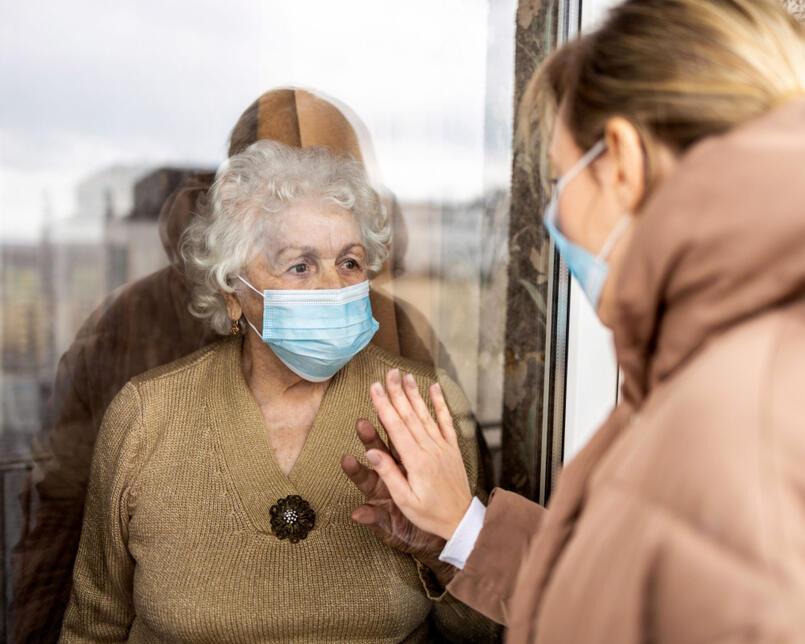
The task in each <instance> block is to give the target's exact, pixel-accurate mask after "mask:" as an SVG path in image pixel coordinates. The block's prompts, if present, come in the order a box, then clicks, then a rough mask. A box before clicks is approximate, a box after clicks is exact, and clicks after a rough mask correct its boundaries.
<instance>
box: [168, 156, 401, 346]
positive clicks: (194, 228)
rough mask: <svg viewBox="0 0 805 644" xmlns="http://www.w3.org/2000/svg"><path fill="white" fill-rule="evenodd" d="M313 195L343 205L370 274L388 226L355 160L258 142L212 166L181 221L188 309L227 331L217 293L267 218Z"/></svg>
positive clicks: (250, 255)
mask: <svg viewBox="0 0 805 644" xmlns="http://www.w3.org/2000/svg"><path fill="white" fill-rule="evenodd" d="M306 198H319V199H322V200H324V201H328V202H331V203H334V204H336V205H338V206H341V207H342V208H344V209H346V210H349V211H350V212H351V213H352V214H353V215H354V216H355V219H356V221H357V222H358V224H359V226H360V229H361V235H362V238H363V244H364V246H365V248H366V258H367V262H366V268H367V270H368V271H369V273H370V275H371V274H374V273H376V272H377V271H379V270H380V268H381V267H382V265H383V262H384V261H385V260H386V257H387V256H388V249H389V243H390V241H391V227H390V225H389V219H388V215H387V214H386V209H385V208H384V207H383V204H382V202H381V200H380V198H379V196H378V194H377V192H375V190H374V189H372V187H371V185H370V184H369V181H368V179H367V176H366V173H365V171H364V169H363V167H362V166H361V164H360V163H358V162H357V161H355V160H354V159H352V158H351V157H347V156H343V157H339V156H335V155H333V154H331V153H330V152H328V151H327V150H325V149H323V148H292V147H289V146H287V145H283V144H282V143H277V142H275V141H258V142H256V143H254V144H252V145H251V146H249V147H248V148H246V150H244V151H243V152H241V153H239V154H236V155H235V156H233V157H231V158H230V159H229V160H228V161H226V162H225V163H224V164H223V165H222V166H221V167H220V168H219V170H218V173H217V174H216V176H215V182H214V183H213V186H212V188H211V190H210V193H209V199H208V201H207V204H206V206H205V207H204V208H203V209H202V212H200V213H198V214H197V215H196V217H195V219H194V220H193V223H192V224H190V226H188V228H187V230H186V231H185V233H184V235H183V236H182V241H181V254H182V258H183V259H184V263H185V269H186V271H187V275H188V277H189V279H190V281H191V284H192V288H193V294H192V302H191V304H190V312H191V313H192V314H193V315H195V316H197V317H200V318H207V319H209V322H210V325H211V326H212V328H213V329H214V330H215V331H217V332H218V333H221V334H224V335H225V334H227V333H229V331H230V324H231V323H230V320H229V316H228V314H227V310H226V303H225V300H224V297H223V293H224V292H227V293H232V292H234V290H235V289H234V288H233V286H232V284H233V280H234V278H235V277H236V276H237V275H238V274H240V273H241V272H242V271H243V269H244V267H245V266H246V265H247V264H248V263H249V262H251V260H253V259H254V258H255V257H256V256H257V255H258V254H259V253H261V252H264V249H265V244H266V235H267V234H269V231H270V230H271V227H270V225H269V223H270V218H271V217H277V216H282V212H283V211H284V210H286V209H288V207H289V206H290V205H291V204H293V203H294V202H295V201H297V200H300V199H306Z"/></svg>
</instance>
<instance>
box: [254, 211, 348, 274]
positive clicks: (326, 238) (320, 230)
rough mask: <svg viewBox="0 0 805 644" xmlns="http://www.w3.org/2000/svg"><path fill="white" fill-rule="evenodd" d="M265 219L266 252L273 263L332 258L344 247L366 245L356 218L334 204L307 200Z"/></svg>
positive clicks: (267, 214)
mask: <svg viewBox="0 0 805 644" xmlns="http://www.w3.org/2000/svg"><path fill="white" fill-rule="evenodd" d="M265 216H266V217H267V220H266V234H265V235H264V243H263V250H264V252H265V254H266V256H267V257H268V258H269V259H270V260H272V261H276V260H279V259H281V258H282V257H284V256H286V255H288V254H295V255H297V256H298V255H300V254H305V255H316V256H318V257H320V258H332V257H336V256H338V254H339V253H341V252H342V251H343V249H344V248H345V247H348V246H356V245H360V246H361V247H362V245H363V239H362V237H361V229H360V226H359V224H358V221H357V219H356V217H355V216H354V215H353V214H352V213H351V212H350V211H349V210H347V209H345V208H342V207H341V206H338V205H336V204H333V203H329V202H325V201H321V200H315V199H305V200H301V201H298V202H295V203H293V204H291V205H290V206H289V207H288V208H286V209H284V210H283V211H282V212H279V213H266V215H265ZM299 251H304V252H303V253H300V252H299Z"/></svg>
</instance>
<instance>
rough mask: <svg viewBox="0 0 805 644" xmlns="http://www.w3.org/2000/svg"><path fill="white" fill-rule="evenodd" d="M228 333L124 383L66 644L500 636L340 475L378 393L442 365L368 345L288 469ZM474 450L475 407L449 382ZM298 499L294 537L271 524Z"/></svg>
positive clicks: (331, 391)
mask: <svg viewBox="0 0 805 644" xmlns="http://www.w3.org/2000/svg"><path fill="white" fill-rule="evenodd" d="M240 353H241V340H240V338H230V339H226V340H222V341H221V342H219V343H217V344H214V345H212V346H211V347H208V348H206V349H203V350H201V351H199V352H197V353H195V354H193V355H191V356H188V357H187V358H184V359H182V360H179V361H177V362H174V363H172V364H170V365H167V366H165V367H161V368H159V369H156V370H154V371H151V372H148V373H147V374H145V375H143V376H140V377H137V378H135V379H133V380H132V381H131V382H129V383H128V384H127V385H126V386H125V387H124V388H123V390H122V391H121V392H120V393H119V394H118V396H117V397H116V398H115V400H114V401H113V402H112V404H111V405H110V407H109V409H108V411H107V413H106V416H105V419H104V422H103V425H102V427H101V430H100V434H99V436H98V442H97V445H96V447H95V455H94V459H93V464H92V474H91V479H90V483H89V491H88V495H87V501H86V509H85V515H84V526H83V531H82V535H81V545H80V547H79V552H78V557H77V560H76V564H75V569H74V572H73V592H72V597H71V599H70V605H69V607H68V609H67V615H66V617H65V622H64V626H63V628H62V635H61V641H63V642H100V641H103V642H112V641H126V640H128V641H132V642H216V643H222V642H400V641H411V642H415V641H432V640H434V639H435V638H436V635H435V633H436V632H437V631H439V632H441V633H442V634H446V635H447V636H449V637H450V638H451V639H454V640H456V641H472V640H476V639H477V640H479V641H483V640H485V639H486V640H490V639H491V638H492V637H494V634H495V633H496V632H497V629H496V627H495V625H494V624H492V623H491V622H488V621H487V620H485V619H484V618H482V617H480V616H479V615H478V614H476V613H474V612H472V611H471V610H470V609H468V608H467V607H466V606H464V605H462V604H460V603H458V602H457V601H456V600H455V599H453V598H452V597H451V596H450V595H445V594H441V595H438V594H434V593H433V591H428V590H426V588H431V587H432V586H431V584H429V581H428V575H427V574H426V571H424V570H418V567H417V563H416V562H415V561H414V560H413V559H412V558H411V557H410V556H406V555H403V554H400V553H398V552H396V551H393V550H391V549H390V548H387V547H386V546H384V545H383V544H381V543H380V542H379V541H378V540H377V539H376V538H375V537H374V536H373V535H372V534H371V533H370V532H369V531H368V530H367V529H366V528H363V527H361V526H358V525H356V524H354V523H353V522H352V521H351V519H350V513H351V511H352V510H353V509H354V508H355V507H356V506H358V505H360V503H361V502H362V496H361V494H360V492H359V491H358V490H357V489H356V488H355V487H354V486H353V485H352V483H351V482H350V481H349V480H348V479H347V478H346V476H345V475H344V474H343V473H342V471H341V468H340V458H341V455H342V454H344V453H353V454H362V453H363V450H362V446H361V445H360V442H359V441H358V439H357V437H356V435H355V428H354V427H355V421H356V420H357V419H358V418H360V417H365V418H369V419H371V420H373V421H376V415H375V414H374V411H373V408H372V405H371V402H370V400H369V396H368V389H369V386H370V385H371V383H372V382H374V381H376V380H379V379H381V378H382V377H383V375H384V374H385V372H386V371H387V370H388V369H389V368H391V367H399V368H401V369H403V370H405V371H409V372H411V373H413V374H414V375H415V377H416V378H417V380H418V383H419V385H420V387H426V386H428V385H429V384H430V383H432V382H433V381H434V380H435V379H436V378H437V374H436V372H435V371H434V370H433V369H431V368H428V367H425V366H423V365H420V364H418V363H413V362H410V361H407V360H404V359H401V358H398V357H395V356H392V355H390V354H387V353H385V352H383V351H382V350H380V349H378V348H376V347H373V346H371V345H370V346H369V347H368V348H367V349H365V350H364V351H363V352H362V353H360V354H359V355H358V356H356V357H355V359H353V360H352V361H351V362H350V363H349V364H348V365H347V366H346V367H344V369H342V370H341V371H340V372H339V373H338V374H336V376H335V377H334V378H333V379H332V381H331V382H330V384H329V386H328V388H327V390H326V392H325V394H324V398H323V400H322V402H321V407H320V409H319V413H318V415H317V417H316V419H315V421H314V423H313V426H312V428H311V430H310V433H309V435H308V438H307V442H306V443H305V445H304V448H303V449H302V452H301V454H300V455H299V459H298V460H297V462H296V464H295V466H294V468H293V470H292V471H291V473H290V475H288V476H286V475H285V474H284V473H283V472H282V470H280V468H279V466H278V465H277V463H276V460H275V459H274V457H273V454H272V451H271V448H270V446H269V444H268V441H267V439H266V436H265V429H264V425H263V420H262V415H261V413H260V410H259V407H258V406H257V403H256V402H255V400H254V398H253V397H252V395H251V392H250V390H249V388H248V386H247V384H246V381H245V379H244V377H243V375H242V371H241V368H240ZM439 380H440V382H441V384H442V386H443V388H444V389H445V393H446V395H447V398H448V402H449V404H450V405H451V409H452V410H453V412H454V414H455V418H456V425H457V427H459V428H460V429H461V432H460V433H461V434H462V435H463V441H462V451H463V454H464V458H465V462H466V465H467V471H468V474H469V477H470V480H471V481H475V480H476V478H477V449H476V445H475V442H474V439H473V430H472V426H471V424H470V423H469V422H468V421H469V417H468V408H467V403H466V401H465V399H464V398H463V396H462V395H461V393H460V391H459V390H458V387H456V386H455V384H454V383H452V382H450V381H448V380H446V379H444V378H443V377H441V376H439ZM289 495H300V496H302V497H303V498H304V499H306V500H307V501H308V502H309V503H310V505H311V506H312V508H313V509H314V510H315V513H316V523H315V527H314V529H313V530H312V531H311V532H310V533H309V535H308V536H307V538H306V539H304V540H302V541H299V542H298V543H290V542H289V541H288V540H280V539H278V538H277V537H276V536H275V535H274V534H273V533H272V529H271V524H270V515H269V508H270V507H271V506H272V505H273V504H274V503H276V502H277V500H278V499H281V498H284V497H286V496H289Z"/></svg>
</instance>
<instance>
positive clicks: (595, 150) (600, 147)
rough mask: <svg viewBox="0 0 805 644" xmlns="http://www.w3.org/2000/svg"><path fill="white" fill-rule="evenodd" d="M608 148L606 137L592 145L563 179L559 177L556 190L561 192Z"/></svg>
mask: <svg viewBox="0 0 805 644" xmlns="http://www.w3.org/2000/svg"><path fill="white" fill-rule="evenodd" d="M606 149H607V143H606V141H604V139H601V140H600V141H599V142H598V143H596V144H595V145H594V146H593V147H591V148H590V149H589V150H588V151H587V153H586V154H585V155H584V156H583V157H581V159H579V160H578V161H576V163H574V164H573V167H572V168H570V170H568V171H567V172H566V173H565V175H564V176H563V177H562V178H561V179H559V181H558V183H557V184H556V191H557V192H559V191H560V190H561V189H562V188H564V187H565V186H566V185H567V184H568V183H570V182H571V181H573V179H575V178H576V177H577V176H578V175H579V174H580V173H581V172H583V171H584V169H585V168H586V167H587V166H588V165H590V164H591V163H592V162H593V161H595V160H596V159H597V158H598V157H599V156H601V155H602V154H603V153H604V151H605V150H606Z"/></svg>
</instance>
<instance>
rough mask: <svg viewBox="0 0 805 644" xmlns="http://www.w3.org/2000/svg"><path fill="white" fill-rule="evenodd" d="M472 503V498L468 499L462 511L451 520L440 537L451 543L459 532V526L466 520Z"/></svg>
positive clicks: (461, 508)
mask: <svg viewBox="0 0 805 644" xmlns="http://www.w3.org/2000/svg"><path fill="white" fill-rule="evenodd" d="M471 503H472V497H469V498H467V499H466V501H465V502H463V504H462V505H461V506H458V507H459V508H460V511H457V512H456V513H455V514H454V515H453V516H452V517H451V518H450V521H449V522H447V523H446V524H445V526H444V528H443V529H442V531H441V534H440V535H439V536H440V537H441V538H442V539H444V540H445V541H450V539H452V538H453V535H454V534H455V533H456V530H458V526H459V525H461V522H462V521H463V520H464V517H465V516H466V514H467V510H469V507H470V504H471Z"/></svg>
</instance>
